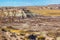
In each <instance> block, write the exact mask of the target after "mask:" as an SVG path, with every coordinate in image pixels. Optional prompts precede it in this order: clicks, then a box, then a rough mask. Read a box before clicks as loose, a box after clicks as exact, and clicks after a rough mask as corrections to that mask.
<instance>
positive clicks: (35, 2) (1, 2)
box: [0, 0, 60, 6]
mask: <svg viewBox="0 0 60 40" xmlns="http://www.w3.org/2000/svg"><path fill="white" fill-rule="evenodd" d="M49 4H60V0H0V6H43V5H49Z"/></svg>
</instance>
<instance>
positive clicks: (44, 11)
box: [30, 9, 60, 16]
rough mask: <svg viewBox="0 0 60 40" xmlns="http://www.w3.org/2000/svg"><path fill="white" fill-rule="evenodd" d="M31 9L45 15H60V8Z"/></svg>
mask: <svg viewBox="0 0 60 40" xmlns="http://www.w3.org/2000/svg"><path fill="white" fill-rule="evenodd" d="M30 10H31V11H32V12H34V13H39V14H41V15H44V16H60V10H48V9H45V10H34V9H33V10H32V9H30Z"/></svg>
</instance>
